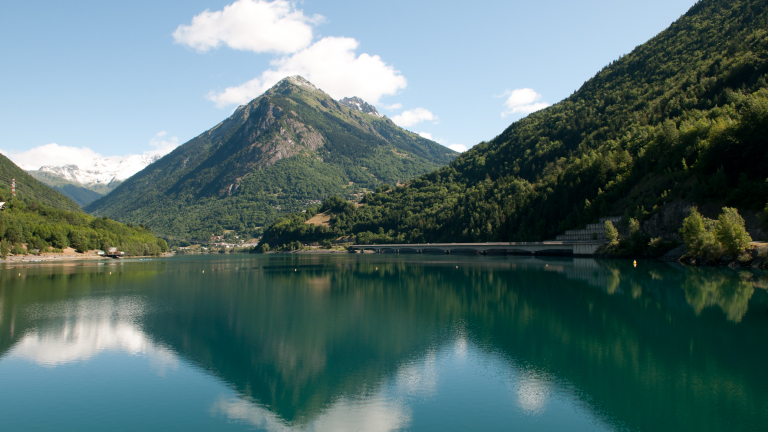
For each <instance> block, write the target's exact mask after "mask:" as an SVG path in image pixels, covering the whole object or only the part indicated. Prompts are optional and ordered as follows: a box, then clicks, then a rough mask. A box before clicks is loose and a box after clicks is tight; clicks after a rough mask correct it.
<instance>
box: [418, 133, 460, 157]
mask: <svg viewBox="0 0 768 432" xmlns="http://www.w3.org/2000/svg"><path fill="white" fill-rule="evenodd" d="M419 136H420V137H422V138H426V139H428V140H432V141H434V142H436V143H438V144H441V145H443V146H445V147H448V148H449V149H451V150H453V151H456V152H459V153H464V152H465V151H467V146H465V145H464V144H448V140H447V139H444V138H433V137H432V134H431V133H429V132H419Z"/></svg>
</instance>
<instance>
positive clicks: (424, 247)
mask: <svg viewBox="0 0 768 432" xmlns="http://www.w3.org/2000/svg"><path fill="white" fill-rule="evenodd" d="M604 244H605V241H600V240H595V241H582V242H573V241H543V242H503V243H502V242H494V243H421V244H375V245H351V246H349V251H350V252H357V253H363V252H365V251H372V252H374V253H403V254H404V253H419V254H429V253H431V254H435V253H438V254H482V255H568V256H588V255H594V254H595V252H596V251H597V250H598V249H599V248H600V246H602V245H604Z"/></svg>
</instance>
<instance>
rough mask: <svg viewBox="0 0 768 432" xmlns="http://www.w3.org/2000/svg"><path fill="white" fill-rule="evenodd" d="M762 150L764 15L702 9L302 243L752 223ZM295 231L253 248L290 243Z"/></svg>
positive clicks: (743, 1) (519, 236) (766, 188)
mask: <svg viewBox="0 0 768 432" xmlns="http://www.w3.org/2000/svg"><path fill="white" fill-rule="evenodd" d="M766 136H768V2H767V1H765V0H753V1H747V0H727V1H714V0H704V1H700V2H699V3H697V4H696V5H695V6H694V7H693V8H692V9H691V10H690V11H689V12H688V13H687V14H686V15H684V16H683V17H681V18H680V19H679V20H678V21H677V22H675V23H674V24H672V25H671V26H670V27H669V28H668V29H667V30H665V31H664V32H662V33H661V34H659V35H658V36H656V37H655V38H653V39H651V40H650V41H649V42H647V43H646V44H643V45H641V46H639V47H637V48H636V49H635V50H634V51H633V52H632V53H630V54H628V55H626V56H623V57H622V58H620V59H619V60H617V61H615V62H613V63H612V64H610V65H608V66H606V67H605V68H604V69H603V70H601V71H600V72H599V73H598V74H597V75H596V76H595V77H594V78H593V79H591V80H589V81H588V82H586V83H585V84H584V86H582V88H581V89H579V90H578V91H577V92H575V93H574V94H573V95H572V96H570V97H569V98H567V99H565V100H564V101H562V102H560V103H558V104H556V105H553V106H551V107H549V108H547V109H544V110H542V111H539V112H536V113H534V114H531V115H529V116H528V117H526V118H524V119H522V120H520V121H517V122H515V123H513V124H512V125H511V126H510V127H509V128H507V130H505V131H504V132H503V133H502V134H501V135H499V136H498V137H496V138H495V139H493V140H492V141H490V142H483V143H480V144H478V145H477V146H475V147H474V148H472V149H471V150H469V151H468V152H466V153H464V154H462V155H460V156H459V157H458V158H457V159H456V160H455V161H453V162H452V163H450V164H449V165H448V166H446V167H444V168H441V169H439V170H437V171H434V172H432V173H429V174H425V175H422V176H420V177H418V178H416V179H414V180H412V181H411V182H410V183H409V184H407V185H404V186H398V187H395V188H388V189H387V190H379V191H378V192H375V193H370V194H367V195H366V196H365V197H364V199H363V201H362V202H363V203H365V204H366V205H365V206H363V207H361V208H357V209H354V210H352V211H351V213H350V214H338V215H336V216H334V218H333V220H332V223H331V227H329V230H330V231H329V232H322V233H320V234H318V232H317V231H316V230H315V231H312V235H313V236H315V237H317V236H318V235H320V236H329V237H330V236H332V235H336V236H345V235H350V234H354V235H355V236H356V240H357V242H358V243H368V242H371V243H374V242H375V243H387V242H397V243H400V242H413V243H424V242H473V241H536V240H545V239H551V238H554V237H555V236H556V235H557V234H558V233H561V232H563V231H565V230H567V229H575V228H579V227H583V226H584V225H585V224H587V223H592V222H594V221H595V220H596V219H598V218H599V217H602V216H624V217H625V220H630V219H636V220H638V221H642V220H644V219H647V218H648V217H650V216H651V215H653V214H654V213H655V212H656V211H658V209H659V208H660V207H661V206H663V205H665V204H667V203H670V202H673V201H678V200H687V201H691V202H694V203H700V204H701V203H708V202H714V203H718V204H721V205H723V206H726V207H734V208H739V209H743V210H747V209H748V210H762V209H763V207H764V206H765V204H766V202H767V201H768V179H767V177H768V171H766V166H768V147H766V146H765V137H766ZM297 217H298V218H299V219H300V216H291V217H289V219H290V218H294V219H290V220H278V221H277V222H276V223H275V225H276V226H277V225H279V226H281V227H282V228H281V232H280V234H279V235H277V233H276V232H269V231H271V230H272V228H270V230H268V235H266V234H265V239H266V241H269V242H270V243H272V242H275V241H281V240H278V239H282V238H286V239H288V238H291V239H299V238H301V235H300V234H299V232H300V231H301V229H300V228H299V224H298V223H297V221H298V219H296V218H297ZM291 221H292V222H291ZM290 227H294V228H295V230H294V231H295V232H294V231H291V230H290V229H288V228H290ZM315 237H313V238H315Z"/></svg>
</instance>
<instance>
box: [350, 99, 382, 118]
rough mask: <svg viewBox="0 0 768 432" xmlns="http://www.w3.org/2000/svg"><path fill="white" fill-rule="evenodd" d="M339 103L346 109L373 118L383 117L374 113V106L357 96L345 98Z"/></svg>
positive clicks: (376, 112)
mask: <svg viewBox="0 0 768 432" xmlns="http://www.w3.org/2000/svg"><path fill="white" fill-rule="evenodd" d="M339 103H340V104H342V105H344V106H345V107H347V108H350V109H353V110H356V111H360V112H363V113H366V114H370V115H372V116H375V117H384V116H383V115H381V114H379V112H378V111H376V107H375V106H373V105H371V104H369V103H368V102H366V101H364V100H362V99H360V98H359V97H357V96H355V97H351V98H349V97H345V98H344V99H342V100H340V101H339Z"/></svg>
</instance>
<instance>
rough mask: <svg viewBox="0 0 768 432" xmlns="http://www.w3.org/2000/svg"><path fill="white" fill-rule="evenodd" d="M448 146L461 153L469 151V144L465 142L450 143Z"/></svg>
mask: <svg viewBox="0 0 768 432" xmlns="http://www.w3.org/2000/svg"><path fill="white" fill-rule="evenodd" d="M446 147H448V148H449V149H451V150H453V151H455V152H459V153H464V152H465V151H467V146H465V145H464V144H448V145H447V146H446Z"/></svg>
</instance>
